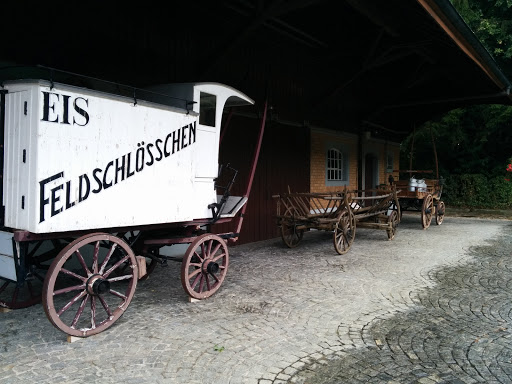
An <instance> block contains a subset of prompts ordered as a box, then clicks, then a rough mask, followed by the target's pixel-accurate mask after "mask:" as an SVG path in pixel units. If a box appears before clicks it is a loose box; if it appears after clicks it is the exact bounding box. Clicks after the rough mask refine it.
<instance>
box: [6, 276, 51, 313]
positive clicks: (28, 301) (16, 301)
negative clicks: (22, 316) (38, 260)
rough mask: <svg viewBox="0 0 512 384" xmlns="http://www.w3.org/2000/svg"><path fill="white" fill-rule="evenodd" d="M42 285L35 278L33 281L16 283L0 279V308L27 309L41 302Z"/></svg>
mask: <svg viewBox="0 0 512 384" xmlns="http://www.w3.org/2000/svg"><path fill="white" fill-rule="evenodd" d="M42 286H43V284H42V281H40V280H39V279H38V278H37V277H36V278H34V281H31V280H25V281H24V282H22V283H17V282H14V281H10V280H4V279H3V278H1V277H0V307H1V308H9V309H21V308H27V307H30V306H32V305H35V304H38V303H40V302H41V288H42Z"/></svg>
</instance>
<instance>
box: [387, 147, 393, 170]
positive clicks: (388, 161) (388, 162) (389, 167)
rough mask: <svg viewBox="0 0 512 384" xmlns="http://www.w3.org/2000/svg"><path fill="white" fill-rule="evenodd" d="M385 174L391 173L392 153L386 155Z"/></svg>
mask: <svg viewBox="0 0 512 384" xmlns="http://www.w3.org/2000/svg"><path fill="white" fill-rule="evenodd" d="M386 172H393V152H388V153H387V154H386Z"/></svg>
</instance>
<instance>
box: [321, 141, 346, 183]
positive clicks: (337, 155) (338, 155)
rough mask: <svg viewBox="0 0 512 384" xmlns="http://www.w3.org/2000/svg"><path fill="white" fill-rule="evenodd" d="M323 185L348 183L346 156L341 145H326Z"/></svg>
mask: <svg viewBox="0 0 512 384" xmlns="http://www.w3.org/2000/svg"><path fill="white" fill-rule="evenodd" d="M325 154H326V164H325V170H326V172H325V185H327V186H343V185H347V184H348V156H347V152H346V151H345V150H344V148H343V147H341V146H339V145H328V146H327V147H326V153H325Z"/></svg>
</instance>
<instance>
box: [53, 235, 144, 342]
mask: <svg viewBox="0 0 512 384" xmlns="http://www.w3.org/2000/svg"><path fill="white" fill-rule="evenodd" d="M113 257H114V258H115V260H116V262H115V263H112V259H113ZM127 265H128V268H127ZM137 280H138V268H137V261H136V259H135V255H134V253H133V251H132V250H131V248H130V247H129V246H128V245H127V244H126V242H124V241H123V240H121V239H119V238H118V237H116V236H113V235H109V234H106V233H93V234H88V235H85V236H82V237H80V238H78V239H76V240H74V241H73V242H71V243H69V244H68V245H67V246H66V247H65V248H64V249H63V250H62V251H61V252H60V253H59V254H58V255H57V257H56V258H55V260H54V261H53V262H52V264H51V266H50V269H49V270H48V273H47V274H46V277H45V281H44V286H43V308H44V311H45V312H46V316H47V317H48V319H49V320H50V322H51V323H52V324H53V325H54V326H55V327H57V328H58V329H60V330H61V331H62V332H64V333H67V334H68V335H71V336H78V337H87V336H91V335H94V334H97V333H99V332H102V331H104V330H105V329H107V328H109V327H110V326H111V325H112V324H114V322H115V321H116V320H117V319H118V318H119V317H120V316H121V315H122V314H123V313H124V312H125V311H126V309H127V307H128V305H129V304H130V302H131V300H132V298H133V295H134V293H135V288H136V286H137Z"/></svg>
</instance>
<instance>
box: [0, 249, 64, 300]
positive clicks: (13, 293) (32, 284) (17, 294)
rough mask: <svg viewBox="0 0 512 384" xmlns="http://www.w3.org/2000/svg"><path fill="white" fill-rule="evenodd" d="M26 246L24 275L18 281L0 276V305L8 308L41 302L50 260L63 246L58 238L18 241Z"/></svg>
mask: <svg viewBox="0 0 512 384" xmlns="http://www.w3.org/2000/svg"><path fill="white" fill-rule="evenodd" d="M24 246H25V247H27V248H26V254H25V263H26V266H25V267H26V273H25V276H23V277H20V276H18V279H19V280H18V282H14V281H11V280H7V279H4V278H2V277H0V307H3V308H9V309H21V308H27V307H30V306H32V305H35V304H38V303H40V302H41V296H42V291H43V282H44V276H45V274H46V271H47V270H48V268H49V267H50V264H51V261H52V260H53V258H55V256H56V255H57V254H58V253H59V252H60V251H61V250H62V249H63V248H64V245H63V244H62V243H61V241H60V240H40V241H34V242H27V243H20V244H19V247H20V249H21V248H23V247H24Z"/></svg>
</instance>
